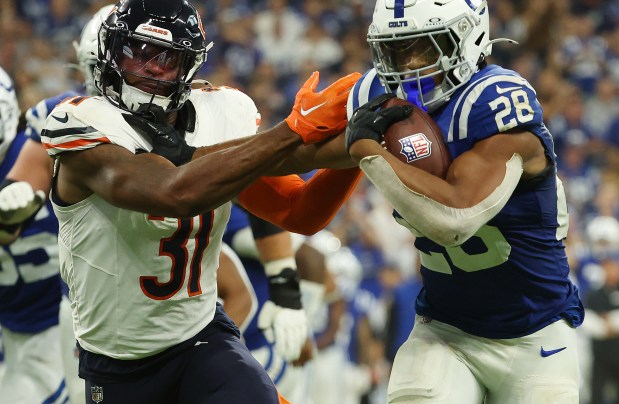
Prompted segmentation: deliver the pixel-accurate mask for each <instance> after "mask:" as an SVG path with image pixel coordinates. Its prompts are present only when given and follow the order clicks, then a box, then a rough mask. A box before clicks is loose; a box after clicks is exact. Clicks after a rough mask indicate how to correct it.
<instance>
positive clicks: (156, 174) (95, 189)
mask: <svg viewBox="0 0 619 404" xmlns="http://www.w3.org/2000/svg"><path fill="white" fill-rule="evenodd" d="M58 158H59V160H60V164H59V168H58V183H57V189H56V192H57V195H58V196H59V197H60V199H61V200H62V201H63V202H65V203H76V202H79V201H81V200H83V199H84V198H86V197H88V196H89V195H90V194H92V193H97V194H98V195H99V196H101V197H102V198H103V199H105V200H107V201H108V202H110V203H112V204H113V205H115V206H118V207H121V208H125V209H132V210H137V211H143V212H151V213H155V211H156V210H157V209H156V207H158V206H160V204H161V203H163V202H162V201H161V200H162V199H163V198H162V195H163V193H162V192H161V191H160V189H161V188H162V181H163V180H164V179H165V178H166V177H167V176H169V175H172V174H171V173H172V171H173V170H174V166H173V165H172V164H171V163H169V162H168V161H167V160H165V159H164V158H162V157H160V156H157V155H153V154H150V153H143V154H140V155H134V154H133V153H131V152H129V151H128V150H126V149H124V148H123V147H120V146H117V145H113V144H101V145H99V146H96V147H93V148H90V149H86V150H82V151H76V152H69V153H63V154H61V155H60V156H59V157H58Z"/></svg>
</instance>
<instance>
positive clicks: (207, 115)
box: [187, 86, 260, 146]
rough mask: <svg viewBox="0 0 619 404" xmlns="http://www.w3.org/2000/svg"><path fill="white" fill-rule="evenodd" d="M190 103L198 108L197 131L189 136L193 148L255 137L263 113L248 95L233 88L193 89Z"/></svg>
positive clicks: (188, 140)
mask: <svg viewBox="0 0 619 404" xmlns="http://www.w3.org/2000/svg"><path fill="white" fill-rule="evenodd" d="M189 100H190V101H191V102H192V103H193V105H194V107H195V109H196V128H195V130H194V132H193V133H188V134H187V142H188V143H190V144H191V145H193V146H207V145H212V144H215V143H221V142H225V141H228V140H233V139H238V138H242V137H247V136H251V135H254V134H255V133H256V131H257V130H258V127H259V126H260V113H259V112H258V109H257V107H256V104H255V103H254V101H253V100H252V99H251V98H250V97H249V96H248V95H247V94H245V93H243V92H241V91H239V90H236V89H233V88H230V87H210V86H209V87H205V88H204V89H198V90H193V91H192V92H191V95H190V98H189Z"/></svg>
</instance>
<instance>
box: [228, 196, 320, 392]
mask: <svg viewBox="0 0 619 404" xmlns="http://www.w3.org/2000/svg"><path fill="white" fill-rule="evenodd" d="M302 239H303V237H300V236H298V235H295V237H294V239H293V237H292V235H291V234H290V233H288V232H285V231H284V230H282V229H281V228H278V227H276V226H274V225H272V224H270V223H268V222H265V221H263V220H261V219H259V218H257V217H255V216H252V215H251V214H248V213H247V212H246V211H244V210H243V209H241V208H239V207H238V206H237V205H233V206H232V212H231V215H230V220H229V222H228V226H227V227H226V232H225V233H224V237H223V240H224V241H225V242H226V243H227V244H229V245H230V246H232V248H233V250H234V251H235V252H236V253H237V255H238V256H239V258H240V259H241V262H242V264H243V267H244V268H245V270H246V273H247V276H248V277H249V280H250V287H251V291H252V294H253V296H255V298H256V301H257V306H258V309H257V313H256V315H254V316H252V318H250V319H249V324H248V327H247V329H246V330H244V331H243V333H242V336H243V340H244V342H245V345H246V346H247V347H248V348H249V350H250V351H251V353H252V355H253V356H254V357H255V358H256V359H257V360H258V362H259V363H260V364H261V365H262V366H263V367H264V368H265V370H266V371H267V373H268V374H269V376H270V377H271V379H272V380H273V382H274V383H275V385H276V386H277V389H278V391H279V392H280V393H282V395H283V396H284V397H286V398H287V399H288V400H290V402H291V403H295V404H303V403H307V402H308V393H309V385H308V382H309V379H308V370H307V369H306V368H305V367H303V365H304V364H305V363H306V362H307V361H308V360H310V359H311V357H312V356H313V354H312V351H313V343H312V340H311V338H310V337H309V333H307V332H306V333H305V334H304V335H301V334H299V335H298V336H297V337H298V338H299V339H300V340H301V341H305V345H304V349H303V350H302V352H301V355H300V356H299V357H298V358H291V359H288V360H286V359H285V358H284V357H282V355H281V354H279V353H278V352H277V351H276V350H275V349H274V346H273V341H274V339H275V338H274V337H273V336H272V335H269V333H270V332H269V330H264V329H263V328H261V323H266V324H268V323H269V321H268V317H269V316H271V315H272V314H271V310H272V302H270V300H269V299H270V298H271V296H272V295H273V294H281V293H282V291H281V286H280V285H278V284H277V283H274V282H270V281H277V278H273V277H269V276H268V273H269V272H274V271H279V269H280V268H290V269H293V270H296V268H297V262H298V263H299V265H298V272H299V278H300V279H297V280H296V282H298V283H299V290H300V292H301V293H300V294H297V295H295V296H293V295H291V294H289V293H288V298H290V299H295V300H297V302H298V303H297V304H299V305H300V304H301V300H302V302H303V307H304V309H305V311H306V312H307V315H308V318H310V319H311V318H313V317H314V315H315V312H316V309H317V307H318V306H319V305H320V302H321V301H322V296H323V292H324V289H323V286H322V281H323V279H322V278H323V277H324V272H322V273H321V271H323V270H324V265H323V267H322V268H321V266H320V264H321V262H322V263H323V264H324V260H322V261H321V256H320V253H318V252H316V251H315V250H314V249H312V248H311V247H308V246H305V245H304V244H302V243H303V240H302ZM293 240H294V241H293ZM316 254H318V255H319V256H318V257H317V256H316ZM220 272H221V268H220V269H219V272H218V280H217V283H218V285H219V284H220V279H219V273H220ZM308 278H310V279H308ZM231 317H232V316H231ZM232 318H233V319H234V317H232Z"/></svg>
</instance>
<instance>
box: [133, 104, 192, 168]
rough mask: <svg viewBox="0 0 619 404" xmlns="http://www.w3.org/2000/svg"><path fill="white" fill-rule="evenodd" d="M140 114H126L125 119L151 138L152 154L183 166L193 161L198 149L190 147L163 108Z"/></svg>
mask: <svg viewBox="0 0 619 404" xmlns="http://www.w3.org/2000/svg"><path fill="white" fill-rule="evenodd" d="M137 112H138V114H124V115H123V117H124V118H125V120H126V121H127V122H128V123H129V125H131V126H132V127H133V128H134V129H135V130H137V131H138V132H140V133H142V135H144V136H147V137H148V138H150V140H151V143H152V144H153V149H152V150H151V151H150V152H151V153H154V154H158V155H160V156H162V157H165V158H166V159H168V160H169V161H171V162H172V163H173V164H174V165H175V166H181V165H183V164H185V163H188V162H189V161H191V158H192V156H193V153H194V152H195V151H196V148H195V147H193V146H189V145H188V144H187V142H186V141H185V137H184V136H183V135H181V134H180V133H178V131H177V130H176V129H175V128H174V127H173V126H172V125H170V124H169V123H168V122H167V120H166V117H165V112H164V111H163V108H161V107H160V106H158V105H151V106H150V107H148V108H142V106H140V108H139V109H138V111H137Z"/></svg>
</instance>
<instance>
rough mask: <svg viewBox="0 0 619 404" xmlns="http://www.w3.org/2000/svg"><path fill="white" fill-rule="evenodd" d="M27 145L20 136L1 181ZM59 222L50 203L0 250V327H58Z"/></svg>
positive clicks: (2, 167) (32, 329) (16, 329)
mask: <svg viewBox="0 0 619 404" xmlns="http://www.w3.org/2000/svg"><path fill="white" fill-rule="evenodd" d="M25 141H26V136H25V135H24V133H23V132H21V133H19V134H18V135H17V136H16V137H15V139H14V140H13V143H12V144H11V147H10V148H9V150H8V152H7V155H6V156H5V159H4V161H3V162H2V164H0V178H1V179H4V178H5V177H6V175H7V173H8V172H9V170H10V168H11V167H12V166H13V164H14V163H15V160H16V159H17V156H18V155H19V151H20V150H21V148H22V146H23V145H24V143H25ZM57 234H58V221H57V220H56V217H55V216H54V213H53V210H52V207H51V206H50V204H49V202H47V203H46V204H45V205H43V206H42V207H41V209H40V210H39V212H38V213H37V214H36V215H35V217H34V220H32V221H31V222H30V223H29V224H28V225H26V226H25V227H24V228H23V230H22V233H21V235H20V237H19V238H18V239H17V240H16V241H15V242H13V243H12V244H10V245H8V246H3V247H2V249H0V260H1V261H0V262H1V266H0V324H1V325H2V327H6V328H7V329H9V330H11V331H14V332H22V333H36V332H40V331H43V330H45V329H47V328H49V327H51V326H53V325H56V324H58V308H59V305H60V298H61V289H60V288H61V286H60V285H61V281H60V274H59V268H60V267H59V263H58V242H57Z"/></svg>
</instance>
